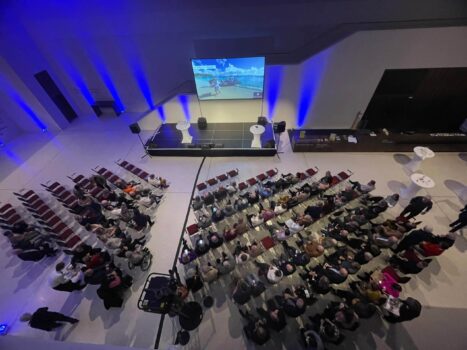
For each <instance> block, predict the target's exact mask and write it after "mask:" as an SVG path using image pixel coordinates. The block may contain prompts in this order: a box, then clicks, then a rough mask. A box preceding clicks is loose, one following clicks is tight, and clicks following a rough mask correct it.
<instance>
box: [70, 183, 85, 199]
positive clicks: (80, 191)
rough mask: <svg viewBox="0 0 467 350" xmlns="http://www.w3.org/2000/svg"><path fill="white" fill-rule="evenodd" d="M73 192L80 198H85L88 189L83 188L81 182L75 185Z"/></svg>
mask: <svg viewBox="0 0 467 350" xmlns="http://www.w3.org/2000/svg"><path fill="white" fill-rule="evenodd" d="M73 194H74V195H75V196H76V198H78V199H84V197H86V195H87V194H88V191H87V190H85V189H84V188H83V186H81V185H80V184H76V185H75V186H74V187H73Z"/></svg>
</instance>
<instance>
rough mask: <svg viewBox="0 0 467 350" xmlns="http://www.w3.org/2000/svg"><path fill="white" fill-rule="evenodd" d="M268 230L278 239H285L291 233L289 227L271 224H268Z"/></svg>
mask: <svg viewBox="0 0 467 350" xmlns="http://www.w3.org/2000/svg"><path fill="white" fill-rule="evenodd" d="M268 230H269V233H270V234H271V236H272V237H273V238H275V239H277V240H278V241H285V240H286V239H287V238H289V237H290V235H291V233H290V230H289V229H288V228H287V227H286V228H282V227H278V226H272V225H271V226H268Z"/></svg>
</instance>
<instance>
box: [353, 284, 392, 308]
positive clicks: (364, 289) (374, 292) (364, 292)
mask: <svg viewBox="0 0 467 350" xmlns="http://www.w3.org/2000/svg"><path fill="white" fill-rule="evenodd" d="M349 287H350V289H351V290H352V291H353V292H355V293H357V294H358V295H361V296H362V297H363V298H364V299H366V300H368V301H369V302H371V303H373V304H376V305H382V304H383V303H384V302H385V300H386V297H385V296H384V294H383V292H382V290H381V288H380V286H379V283H378V282H377V281H375V280H373V279H370V280H368V281H361V282H351V283H349Z"/></svg>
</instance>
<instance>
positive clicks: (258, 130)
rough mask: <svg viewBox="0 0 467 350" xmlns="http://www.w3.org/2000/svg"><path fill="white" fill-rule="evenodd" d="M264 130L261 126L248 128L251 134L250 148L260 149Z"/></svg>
mask: <svg viewBox="0 0 467 350" xmlns="http://www.w3.org/2000/svg"><path fill="white" fill-rule="evenodd" d="M265 130H266V129H265V128H264V126H262V125H253V126H252V127H251V128H250V132H251V133H252V134H253V141H251V147H252V148H261V134H262V133H264V131H265Z"/></svg>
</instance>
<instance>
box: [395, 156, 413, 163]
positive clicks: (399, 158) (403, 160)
mask: <svg viewBox="0 0 467 350" xmlns="http://www.w3.org/2000/svg"><path fill="white" fill-rule="evenodd" d="M394 160H395V161H396V163H399V164H402V165H406V164H407V163H409V162H410V161H411V158H410V157H409V156H408V155H406V154H401V153H396V154H394Z"/></svg>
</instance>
